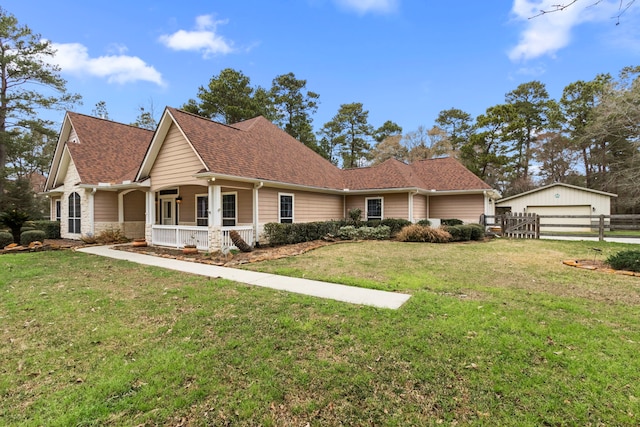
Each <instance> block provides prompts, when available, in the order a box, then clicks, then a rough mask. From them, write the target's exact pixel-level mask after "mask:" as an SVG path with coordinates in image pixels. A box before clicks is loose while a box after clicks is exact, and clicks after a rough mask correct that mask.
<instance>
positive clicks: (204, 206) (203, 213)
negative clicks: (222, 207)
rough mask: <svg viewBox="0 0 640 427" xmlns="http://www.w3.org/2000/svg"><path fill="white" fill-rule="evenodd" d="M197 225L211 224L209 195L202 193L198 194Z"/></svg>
mask: <svg viewBox="0 0 640 427" xmlns="http://www.w3.org/2000/svg"><path fill="white" fill-rule="evenodd" d="M196 225H197V226H200V227H206V226H207V225H209V197H208V196H205V195H202V194H197V195H196Z"/></svg>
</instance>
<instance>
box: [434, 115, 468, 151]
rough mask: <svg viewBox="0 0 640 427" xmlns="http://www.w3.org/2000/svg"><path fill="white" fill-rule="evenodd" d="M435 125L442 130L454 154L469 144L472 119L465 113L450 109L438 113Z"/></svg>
mask: <svg viewBox="0 0 640 427" xmlns="http://www.w3.org/2000/svg"><path fill="white" fill-rule="evenodd" d="M436 124H437V125H438V126H439V127H440V129H442V130H444V131H445V132H446V134H447V138H448V139H449V144H450V145H451V149H452V150H453V151H454V152H458V151H459V150H460V149H461V148H462V146H463V145H465V144H466V143H468V142H469V140H470V139H471V135H472V134H473V132H474V126H473V118H472V117H471V115H470V114H469V113H467V112H465V111H462V110H460V109H458V108H450V109H448V110H443V111H440V113H438V117H437V118H436Z"/></svg>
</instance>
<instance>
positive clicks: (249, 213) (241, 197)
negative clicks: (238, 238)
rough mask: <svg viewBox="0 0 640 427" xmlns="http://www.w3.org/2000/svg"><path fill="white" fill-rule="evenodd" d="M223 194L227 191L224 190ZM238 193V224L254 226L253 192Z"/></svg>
mask: <svg viewBox="0 0 640 427" xmlns="http://www.w3.org/2000/svg"><path fill="white" fill-rule="evenodd" d="M223 192H224V193H226V192H227V190H226V189H224V188H223ZM233 192H235V193H236V206H237V212H236V215H238V224H253V190H237V189H234V190H233Z"/></svg>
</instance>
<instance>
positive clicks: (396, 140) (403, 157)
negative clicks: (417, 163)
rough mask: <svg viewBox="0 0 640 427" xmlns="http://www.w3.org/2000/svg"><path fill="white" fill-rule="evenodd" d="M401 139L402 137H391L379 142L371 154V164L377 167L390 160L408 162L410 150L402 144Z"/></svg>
mask: <svg viewBox="0 0 640 427" xmlns="http://www.w3.org/2000/svg"><path fill="white" fill-rule="evenodd" d="M401 139H402V135H389V136H387V137H386V138H385V139H383V140H382V141H380V142H378V143H377V144H376V145H375V147H373V149H372V150H371V153H370V160H371V164H372V165H377V164H380V163H382V162H384V161H386V160H389V159H396V160H400V161H401V162H405V161H408V160H409V150H407V147H405V146H404V145H402V144H401V143H400V140H401Z"/></svg>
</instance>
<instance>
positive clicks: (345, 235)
mask: <svg viewBox="0 0 640 427" xmlns="http://www.w3.org/2000/svg"><path fill="white" fill-rule="evenodd" d="M338 236H339V237H340V238H341V239H344V240H353V239H357V238H358V229H357V228H356V227H355V226H353V225H345V226H344V227H340V230H339V231H338Z"/></svg>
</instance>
